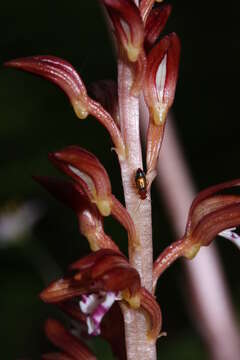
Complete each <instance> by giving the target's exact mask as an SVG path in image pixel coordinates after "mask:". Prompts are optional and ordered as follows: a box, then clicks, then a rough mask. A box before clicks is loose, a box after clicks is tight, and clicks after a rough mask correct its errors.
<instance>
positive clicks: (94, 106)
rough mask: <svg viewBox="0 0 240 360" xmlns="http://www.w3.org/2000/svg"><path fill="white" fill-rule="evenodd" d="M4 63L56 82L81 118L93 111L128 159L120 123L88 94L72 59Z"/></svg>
mask: <svg viewBox="0 0 240 360" xmlns="http://www.w3.org/2000/svg"><path fill="white" fill-rule="evenodd" d="M5 66H8V67H13V68H17V69H20V70H25V71H28V72H31V73H34V74H37V75H39V76H42V77H44V78H45V79H48V80H50V81H52V82H54V83H55V84H57V85H58V86H59V87H60V88H61V89H62V90H63V91H64V92H65V93H66V95H67V96H68V98H69V100H70V102H71V103H72V106H73V109H74V111H75V113H76V115H77V116H78V117H79V118H80V119H85V118H86V117H87V116H88V114H91V115H93V116H94V117H96V118H97V119H98V120H99V122H100V123H101V124H102V125H103V126H105V128H106V129H107V130H108V132H109V134H110V136H111V138H112V141H113V143H114V145H115V150H116V152H117V154H118V156H119V159H120V160H123V159H125V155H126V154H125V145H124V143H123V140H122V136H121V133H120V131H119V129H118V126H117V125H116V123H115V122H114V120H113V118H112V117H111V115H110V114H109V113H108V112H107V111H106V110H105V109H104V108H103V107H102V106H101V105H100V104H99V103H97V102H96V101H94V100H92V99H91V98H90V97H89V96H88V94H87V91H86V88H85V85H84V83H83V81H82V79H81V78H80V76H79V75H78V73H77V72H76V70H75V69H74V67H73V66H72V65H71V64H70V63H69V62H67V61H66V60H63V59H60V58H58V57H54V56H49V55H45V56H32V57H26V58H19V59H15V60H10V61H7V62H6V63H5Z"/></svg>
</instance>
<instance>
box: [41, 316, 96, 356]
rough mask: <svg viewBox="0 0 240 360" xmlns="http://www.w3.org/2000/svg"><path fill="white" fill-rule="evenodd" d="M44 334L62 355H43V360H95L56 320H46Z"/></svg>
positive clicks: (85, 347)
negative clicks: (61, 351)
mask: <svg viewBox="0 0 240 360" xmlns="http://www.w3.org/2000/svg"><path fill="white" fill-rule="evenodd" d="M45 333H46V335H47V337H48V338H49V340H50V341H51V342H52V343H53V344H54V345H55V346H57V347H59V348H60V349H61V350H63V351H64V353H53V354H46V355H43V357H42V359H44V360H96V357H95V356H94V355H93V353H92V352H91V351H90V350H89V349H88V347H87V346H86V345H85V344H83V343H82V342H81V341H80V340H79V339H77V338H76V337H75V336H74V335H72V334H70V333H69V332H68V331H67V330H66V329H65V328H64V326H63V325H62V324H61V323H60V322H59V321H57V320H54V319H48V320H47V321H46V324H45Z"/></svg>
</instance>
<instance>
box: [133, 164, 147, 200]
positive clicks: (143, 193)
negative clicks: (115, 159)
mask: <svg viewBox="0 0 240 360" xmlns="http://www.w3.org/2000/svg"><path fill="white" fill-rule="evenodd" d="M135 184H136V188H137V190H138V194H139V196H140V198H141V199H142V200H145V199H146V197H147V179H146V175H145V172H144V171H143V170H142V169H140V168H138V169H137V171H136V174H135Z"/></svg>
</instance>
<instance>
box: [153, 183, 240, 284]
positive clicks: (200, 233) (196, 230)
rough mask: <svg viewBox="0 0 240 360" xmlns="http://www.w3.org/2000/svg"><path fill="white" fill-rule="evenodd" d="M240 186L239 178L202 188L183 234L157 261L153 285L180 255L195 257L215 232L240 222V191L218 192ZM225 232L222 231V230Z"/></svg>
mask: <svg viewBox="0 0 240 360" xmlns="http://www.w3.org/2000/svg"><path fill="white" fill-rule="evenodd" d="M238 186H240V179H236V180H232V181H228V182H225V183H222V184H219V185H215V186H212V187H209V188H207V189H206V190H203V191H201V192H200V193H199V194H198V195H197V196H196V198H195V199H194V201H193V203H192V205H191V208H190V210H189V215H188V221H187V225H186V230H185V234H184V236H183V237H182V238H181V239H180V240H178V241H176V242H174V243H173V244H171V245H170V246H169V247H167V248H166V249H165V250H164V251H163V253H162V254H160V256H159V257H158V259H157V260H156V261H155V263H154V267H153V281H154V286H155V285H156V281H157V279H158V278H159V276H160V275H161V273H162V272H163V271H164V270H165V269H166V268H167V267H168V266H169V265H171V264H172V263H173V261H175V260H176V259H177V258H179V257H180V256H184V257H186V258H188V259H192V258H194V256H195V255H196V254H197V253H198V251H199V249H200V247H201V246H208V245H209V244H210V243H211V242H212V240H213V239H214V238H215V237H216V235H218V234H219V235H221V236H224V237H227V236H226V234H224V233H223V231H224V230H228V233H229V230H230V229H231V228H235V227H236V226H239V225H240V195H227V194H218V193H219V192H220V191H223V190H228V189H232V188H234V187H238ZM222 233H223V234H222Z"/></svg>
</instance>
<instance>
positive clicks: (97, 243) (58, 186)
mask: <svg viewBox="0 0 240 360" xmlns="http://www.w3.org/2000/svg"><path fill="white" fill-rule="evenodd" d="M34 179H35V180H36V181H37V182H38V183H40V184H41V185H42V186H44V187H45V188H46V189H47V190H48V191H49V192H50V193H51V194H52V195H53V196H54V197H55V198H56V199H57V200H60V201H61V202H62V203H64V204H65V205H67V206H68V207H70V208H71V209H72V210H73V211H74V212H75V213H76V214H77V217H78V222H79V230H80V232H81V233H82V234H83V235H84V236H85V237H86V238H87V239H88V241H89V245H90V247H91V250H92V251H97V250H99V249H102V248H108V249H113V250H115V251H119V249H118V246H117V245H116V244H115V243H114V242H113V241H112V239H111V238H110V237H109V236H108V235H107V234H106V233H105V232H104V228H103V221H102V216H101V215H100V213H99V211H98V210H97V208H96V206H95V205H94V204H93V203H91V202H90V200H89V198H88V196H87V194H86V193H85V192H84V191H83V189H82V188H81V187H80V186H79V185H78V184H77V183H72V182H69V181H59V180H55V179H52V178H49V177H44V176H35V177H34Z"/></svg>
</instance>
